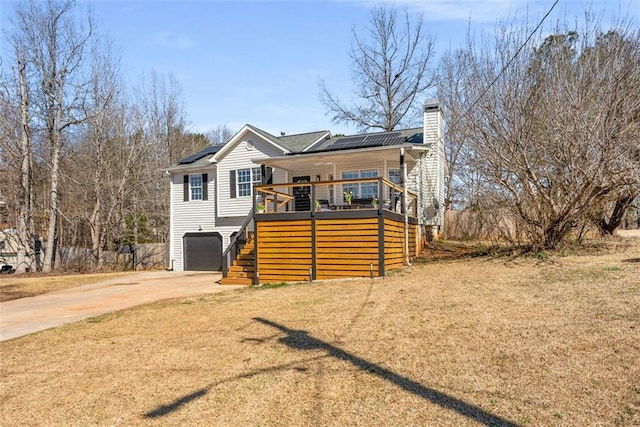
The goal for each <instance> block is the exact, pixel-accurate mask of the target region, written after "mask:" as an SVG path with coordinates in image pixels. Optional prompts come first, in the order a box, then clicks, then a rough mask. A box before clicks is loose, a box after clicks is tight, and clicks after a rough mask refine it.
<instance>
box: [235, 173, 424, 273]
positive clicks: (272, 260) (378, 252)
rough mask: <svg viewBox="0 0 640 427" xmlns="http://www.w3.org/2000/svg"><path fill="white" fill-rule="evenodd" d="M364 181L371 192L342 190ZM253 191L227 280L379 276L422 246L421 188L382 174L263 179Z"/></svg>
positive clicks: (399, 264) (405, 260)
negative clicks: (414, 188) (410, 187)
mask: <svg viewBox="0 0 640 427" xmlns="http://www.w3.org/2000/svg"><path fill="white" fill-rule="evenodd" d="M356 186H357V187H356ZM331 187H333V190H332V189H331ZM363 187H364V188H369V189H368V190H367V191H373V193H371V194H372V195H373V196H372V197H358V198H354V197H348V192H347V191H342V190H343V189H347V188H354V189H355V188H359V189H361V188H363ZM338 189H339V190H340V192H341V194H340V195H339V196H338V195H337V194H336V192H337V191H338ZM365 194H367V193H365ZM330 195H333V197H331V196H330ZM359 195H361V194H359ZM378 195H381V196H382V197H379V196H378ZM323 196H324V197H327V198H326V199H320V198H319V197H323ZM253 199H254V209H253V212H252V214H251V215H250V218H248V220H247V221H246V223H245V226H244V227H243V229H242V230H241V231H240V233H238V235H236V236H235V238H234V239H233V240H232V242H231V245H230V246H229V248H227V251H225V254H224V263H223V264H224V268H223V269H224V276H225V278H231V279H226V280H225V279H223V283H240V282H239V281H243V283H245V284H256V285H257V284H264V283H276V282H298V281H313V280H324V279H334V278H345V277H381V276H384V275H385V272H387V271H389V270H392V269H396V268H400V267H402V266H404V265H406V264H407V263H408V262H409V260H410V259H411V258H413V257H414V256H416V255H417V254H418V252H419V251H420V250H421V249H422V247H421V242H422V240H423V239H422V232H421V228H420V227H419V225H418V219H417V208H418V203H417V195H416V194H414V193H412V192H410V191H408V190H405V189H404V187H403V186H401V185H398V184H395V183H393V182H391V181H389V180H387V179H385V178H382V177H378V178H366V179H355V180H335V181H311V182H296V183H293V182H290V183H279V184H268V185H260V186H256V187H254V197H253ZM305 200H306V202H304V203H303V201H305ZM234 277H235V279H233V278H234Z"/></svg>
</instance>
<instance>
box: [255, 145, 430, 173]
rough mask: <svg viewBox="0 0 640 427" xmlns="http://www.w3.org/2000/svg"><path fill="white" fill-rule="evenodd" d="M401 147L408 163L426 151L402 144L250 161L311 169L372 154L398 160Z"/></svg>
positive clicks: (363, 159)
mask: <svg viewBox="0 0 640 427" xmlns="http://www.w3.org/2000/svg"><path fill="white" fill-rule="evenodd" d="M401 148H404V149H405V162H407V163H409V164H412V163H415V159H417V158H418V157H419V156H420V154H421V153H424V152H427V151H428V147H427V146H422V145H421V146H416V145H413V144H404V145H395V146H390V147H371V148H365V149H362V148H361V149H357V150H340V151H325V152H316V153H303V154H294V155H288V156H279V157H270V158H266V159H252V161H253V162H254V163H256V164H260V165H265V166H270V167H272V168H277V169H283V170H292V169H296V170H300V169H310V170H312V169H317V168H318V167H319V166H332V165H334V164H345V163H351V164H357V163H358V162H366V161H371V158H372V156H375V159H376V160H380V161H384V160H387V161H391V162H398V161H399V158H400V149H401Z"/></svg>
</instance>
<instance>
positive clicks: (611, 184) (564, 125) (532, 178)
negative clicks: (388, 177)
mask: <svg viewBox="0 0 640 427" xmlns="http://www.w3.org/2000/svg"><path fill="white" fill-rule="evenodd" d="M617 33H618V35H619V36H620V37H619V39H620V40H624V39H628V38H630V39H632V40H637V39H638V32H635V33H631V32H628V31H625V30H624V28H621V29H619V31H617ZM526 34H527V31H524V29H518V28H516V27H508V26H503V27H502V28H501V29H500V31H499V32H498V35H497V37H496V40H495V42H494V43H493V44H492V45H491V46H484V47H482V48H481V49H479V50H477V51H474V52H471V51H470V52H469V55H470V57H471V58H473V62H472V65H471V66H470V70H471V71H472V72H471V73H470V74H469V75H468V76H467V77H466V78H468V79H470V83H471V84H468V85H467V93H466V95H465V96H466V97H468V98H471V99H476V100H477V102H476V103H475V104H474V106H473V108H472V109H470V110H469V111H468V113H466V114H465V116H464V118H462V119H461V120H464V121H466V124H465V137H466V140H467V142H468V143H469V144H470V147H469V150H470V153H471V155H470V156H469V167H470V168H472V169H473V170H474V171H477V172H478V174H479V175H480V177H481V180H482V184H483V185H482V196H483V197H484V198H485V199H486V200H485V204H486V205H489V206H490V207H491V209H494V210H495V209H501V210H504V211H505V212H511V214H512V215H514V216H515V217H516V218H518V219H519V221H520V222H521V223H522V225H523V227H524V230H525V232H526V233H527V235H528V238H529V240H530V241H531V243H532V244H533V246H534V247H535V248H554V247H556V246H557V245H558V244H560V243H561V242H562V241H564V239H565V238H566V237H567V236H568V234H569V233H570V232H571V231H572V230H574V229H575V228H576V227H577V226H578V225H580V224H583V223H584V222H585V221H586V220H587V218H588V215H589V214H590V212H592V211H593V209H594V207H595V206H602V205H603V204H604V203H607V202H609V201H611V200H613V198H615V197H616V196H617V195H618V194H619V189H622V188H631V187H632V186H634V185H635V186H637V185H638V181H637V176H638V165H637V163H633V162H630V161H629V153H630V151H632V149H633V147H634V146H635V147H637V145H638V139H637V138H638V137H637V135H638V121H637V119H634V117H638V108H639V106H640V101H639V99H640V98H639V97H638V96H637V87H639V86H638V85H639V84H640V82H638V73H637V70H638V53H637V52H638V50H637V49H635V50H634V49H624V48H623V44H621V43H613V42H612V41H611V40H608V42H607V43H604V42H603V39H602V37H603V36H604V34H606V33H602V32H601V31H599V30H598V29H597V27H596V26H595V24H594V23H593V22H591V21H588V20H587V21H586V22H585V24H584V27H583V28H582V29H581V33H580V34H578V33H577V32H575V31H570V30H567V29H564V28H558V29H556V31H555V34H553V35H551V36H549V37H547V38H546V39H544V40H542V41H540V42H539V43H538V45H539V47H538V48H536V49H533V50H529V53H528V54H524V53H523V54H520V55H518V52H519V50H520V49H521V46H522V45H523V43H524V40H525V38H526ZM635 43H637V42H635V41H634V43H633V44H635Z"/></svg>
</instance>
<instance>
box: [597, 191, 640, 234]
mask: <svg viewBox="0 0 640 427" xmlns="http://www.w3.org/2000/svg"><path fill="white" fill-rule="evenodd" d="M636 196H637V194H627V195H626V196H622V197H620V198H618V200H616V203H615V205H614V207H613V212H611V216H610V217H609V221H607V218H606V217H603V218H602V219H600V221H598V228H599V229H600V233H602V234H603V235H610V236H611V235H613V232H614V231H616V228H618V227H620V224H622V221H623V220H624V216H625V214H626V213H627V210H628V209H629V208H630V207H631V205H632V204H633V200H634V199H635V198H636Z"/></svg>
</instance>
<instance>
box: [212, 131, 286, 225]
mask: <svg viewBox="0 0 640 427" xmlns="http://www.w3.org/2000/svg"><path fill="white" fill-rule="evenodd" d="M247 139H253V141H254V143H255V146H254V147H253V148H250V149H248V148H247V146H246V145H245V140H247ZM283 154H284V153H283V152H282V151H281V150H279V149H277V148H276V147H274V146H273V145H272V144H270V143H269V142H266V141H265V140H264V139H262V138H261V137H260V136H258V135H256V134H254V133H253V132H251V131H249V130H247V131H246V132H245V135H242V137H240V138H239V141H238V142H237V143H236V144H235V147H233V148H232V149H231V150H230V151H229V152H228V153H227V154H226V155H225V156H224V157H223V158H222V159H221V160H220V162H219V163H218V182H217V194H218V216H220V217H246V216H247V214H248V213H249V211H250V210H251V207H252V206H253V202H252V200H251V197H236V198H235V199H232V198H231V191H230V178H229V174H230V171H232V170H238V169H245V168H254V167H260V166H259V165H256V164H255V163H253V162H252V161H251V160H252V159H264V158H267V157H274V156H282V155H283ZM283 177H284V175H283V173H282V172H278V171H276V176H274V182H276V179H280V178H283Z"/></svg>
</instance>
